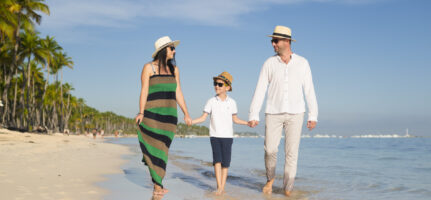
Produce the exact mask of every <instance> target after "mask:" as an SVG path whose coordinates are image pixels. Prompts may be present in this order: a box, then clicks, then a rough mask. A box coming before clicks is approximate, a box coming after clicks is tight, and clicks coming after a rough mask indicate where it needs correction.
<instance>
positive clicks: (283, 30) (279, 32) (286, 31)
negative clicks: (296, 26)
mask: <svg viewBox="0 0 431 200" xmlns="http://www.w3.org/2000/svg"><path fill="white" fill-rule="evenodd" d="M268 37H274V38H283V39H289V40H291V41H294V42H296V40H294V39H292V30H290V28H289V27H287V26H275V28H274V32H273V33H272V35H268Z"/></svg>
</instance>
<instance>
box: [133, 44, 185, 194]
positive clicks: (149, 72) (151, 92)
mask: <svg viewBox="0 0 431 200" xmlns="http://www.w3.org/2000/svg"><path fill="white" fill-rule="evenodd" d="M179 43H180V41H178V40H176V41H172V40H171V39H170V38H169V37H168V36H164V37H161V38H159V39H158V40H157V41H156V42H155V44H154V46H155V51H154V53H153V55H152V57H153V61H152V62H149V63H147V64H145V65H144V67H143V69H142V74H141V95H140V99H139V112H138V114H137V116H136V118H135V120H136V123H137V124H138V125H139V131H138V137H139V143H140V147H141V150H142V153H143V159H142V161H143V162H144V163H145V165H147V166H148V168H149V170H150V174H151V178H152V181H153V183H154V190H153V195H154V196H163V195H164V194H166V193H167V192H168V190H167V189H165V188H163V184H162V180H163V177H164V176H165V173H166V165H167V161H168V152H169V147H170V145H171V142H172V140H173V138H174V135H175V133H176V129H177V121H178V119H177V104H178V105H179V106H180V108H181V110H182V111H183V113H184V121H185V122H186V124H187V125H191V123H192V120H191V118H190V116H189V112H188V111H187V106H186V102H185V101H184V97H183V92H182V91H181V85H180V77H179V69H178V67H177V66H176V65H173V64H172V63H173V62H172V60H174V58H175V52H176V51H175V48H176V47H177V45H178V44H179Z"/></svg>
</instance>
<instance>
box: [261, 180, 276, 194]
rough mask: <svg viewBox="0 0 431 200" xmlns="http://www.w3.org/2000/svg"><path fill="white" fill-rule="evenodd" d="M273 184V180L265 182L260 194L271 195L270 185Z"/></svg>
mask: <svg viewBox="0 0 431 200" xmlns="http://www.w3.org/2000/svg"><path fill="white" fill-rule="evenodd" d="M273 183H274V179H272V180H270V181H268V182H266V184H265V186H263V188H262V192H263V193H264V194H271V193H272V184H273Z"/></svg>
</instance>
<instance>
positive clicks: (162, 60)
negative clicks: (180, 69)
mask: <svg viewBox="0 0 431 200" xmlns="http://www.w3.org/2000/svg"><path fill="white" fill-rule="evenodd" d="M167 48H168V47H165V48H163V49H162V50H160V51H159V52H158V53H157V54H156V56H154V59H153V61H156V60H157V61H159V74H160V68H162V67H164V69H165V70H166V71H168V70H167V69H169V72H170V73H171V74H172V75H174V76H175V66H174V65H172V63H171V62H169V61H170V60H168V62H166V56H167V55H166V54H167V53H168V51H167V50H166V49H167ZM174 56H175V55H174Z"/></svg>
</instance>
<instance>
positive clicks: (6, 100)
mask: <svg viewBox="0 0 431 200" xmlns="http://www.w3.org/2000/svg"><path fill="white" fill-rule="evenodd" d="M3 66H4V69H5V70H4V71H3V72H4V73H5V83H4V84H5V85H4V88H3V94H2V101H3V103H4V109H3V115H2V123H3V124H4V125H7V126H8V125H9V123H10V122H9V120H8V118H9V117H8V116H7V114H8V112H9V98H8V91H9V88H10V82H11V80H12V70H10V71H8V70H6V65H3ZM6 117H8V118H6Z"/></svg>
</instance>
